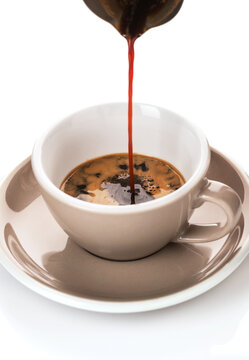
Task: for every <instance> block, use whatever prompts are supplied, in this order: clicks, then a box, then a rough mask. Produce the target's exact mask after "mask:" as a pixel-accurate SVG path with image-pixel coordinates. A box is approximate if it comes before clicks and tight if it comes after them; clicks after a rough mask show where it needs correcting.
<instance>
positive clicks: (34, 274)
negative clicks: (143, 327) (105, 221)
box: [0, 149, 249, 313]
mask: <svg viewBox="0 0 249 360" xmlns="http://www.w3.org/2000/svg"><path fill="white" fill-rule="evenodd" d="M207 176H208V178H209V179H211V180H217V181H221V182H223V183H225V184H227V185H229V186H231V187H232V188H233V189H234V190H235V191H236V192H237V193H238V195H239V196H240V198H241V201H242V203H243V207H242V215H241V218H240V220H239V222H238V224H237V226H236V227H235V229H234V230H233V231H232V233H230V234H229V235H227V236H226V237H223V238H220V239H219V240H217V241H214V242H211V243H204V244H194V245H190V244H176V243H170V244H169V245H167V246H166V247H165V248H164V249H162V250H161V251H159V252H157V253H156V254H154V255H151V256H149V257H147V258H144V259H141V260H136V261H124V262H118V261H110V260H104V259H101V258H98V257H96V256H94V255H92V254H90V253H88V252H87V251H85V250H83V249H81V248H80V247H79V246H78V245H77V244H75V243H74V242H73V241H72V240H71V239H69V238H68V236H67V235H66V234H65V233H64V232H63V230H62V229H61V228H60V227H59V226H58V225H57V223H56V222H55V220H54V219H53V217H52V215H51V214H50V212H49V211H48V209H47V207H46V205H45V203H44V201H43V199H42V197H41V194H40V190H39V187H38V184H37V182H36V180H35V178H34V176H33V172H32V169H31V163H30V159H27V160H25V161H24V162H23V163H21V164H20V165H19V166H18V167H17V168H16V169H15V170H13V172H12V173H11V174H10V175H9V176H8V177H7V178H6V179H5V180H4V181H3V183H2V184H1V188H0V212H1V218H0V229H1V231H0V262H1V263H2V265H3V266H4V267H5V268H6V270H7V271H9V272H10V273H11V274H12V275H13V276H14V277H15V278H16V279H17V280H19V281H20V282H21V283H23V284H24V285H25V286H27V287H28V288H30V289H32V290H34V291H35V292H37V293H39V294H41V295H43V296H45V297H47V298H49V299H51V300H54V301H57V302H59V303H62V304H65V305H69V306H72V307H76V308H80V309H85V310H92V311H100V312H110V313H130V312H141V311H148V310H155V309H160V308H164V307H168V306H172V305H175V304H179V303H181V302H184V301H186V300H189V299H191V298H194V297H196V296H198V295H200V294H202V293H204V292H205V291H207V290H209V289H211V288H213V287H214V286H215V285H217V284H218V283H220V282H221V281H222V280H224V279H225V278H226V277H227V276H228V275H230V274H231V273H232V272H233V271H234V270H235V269H236V268H237V267H238V266H239V265H240V263H241V262H242V261H243V259H244V258H245V257H246V255H247V254H248V252H249V236H248V235H249V179H248V177H247V175H246V174H245V172H244V171H243V170H241V169H240V168H239V167H238V166H237V165H235V164H234V163H233V162H232V161H231V160H229V159H228V158H227V157H225V156H224V155H223V154H221V153H219V152H218V151H216V150H214V149H212V157H211V164H210V168H209V170H208V174H207ZM190 221H191V222H194V223H217V221H219V222H221V223H222V222H223V221H225V215H224V214H223V212H222V211H221V209H220V208H218V207H217V206H216V205H214V204H211V203H205V204H204V205H203V206H201V207H200V208H198V209H196V210H195V212H194V214H193V216H192V218H191V219H190Z"/></svg>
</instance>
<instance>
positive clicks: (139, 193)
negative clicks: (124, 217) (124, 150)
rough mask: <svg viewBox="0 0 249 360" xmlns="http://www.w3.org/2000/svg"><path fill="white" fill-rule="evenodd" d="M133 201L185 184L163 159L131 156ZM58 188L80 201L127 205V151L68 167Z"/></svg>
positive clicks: (171, 190) (129, 198)
mask: <svg viewBox="0 0 249 360" xmlns="http://www.w3.org/2000/svg"><path fill="white" fill-rule="evenodd" d="M134 180H135V181H134V182H135V194H133V196H134V202H135V204H140V203H143V202H147V201H151V200H153V199H157V198H160V197H162V196H165V195H168V194H170V193H172V192H174V191H176V190H177V189H179V187H181V186H182V185H183V184H184V183H185V179H184V177H183V176H182V174H181V173H180V172H179V171H178V170H177V169H176V168H175V167H174V166H173V165H171V164H169V163H167V162H166V161H164V160H161V159H157V158H154V157H150V156H146V155H139V154H135V155H134ZM60 188H61V190H62V191H64V192H65V193H67V194H68V195H71V196H73V197H75V198H78V199H80V200H83V201H87V202H91V203H97V204H104V205H129V204H131V203H132V202H131V196H132V194H131V191H130V176H129V165H128V155H127V154H112V155H106V156H102V157H99V158H96V159H92V160H89V161H86V162H85V163H83V164H81V165H79V166H78V167H77V168H75V169H74V170H72V171H71V172H70V173H69V174H68V175H67V176H66V178H65V179H64V181H63V182H62V184H61V187H60Z"/></svg>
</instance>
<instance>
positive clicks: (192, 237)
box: [32, 103, 241, 260]
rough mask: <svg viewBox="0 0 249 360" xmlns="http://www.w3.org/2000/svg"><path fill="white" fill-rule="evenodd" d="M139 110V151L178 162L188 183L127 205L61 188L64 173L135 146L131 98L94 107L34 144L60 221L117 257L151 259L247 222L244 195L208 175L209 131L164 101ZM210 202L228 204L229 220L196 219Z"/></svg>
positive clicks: (41, 179)
mask: <svg viewBox="0 0 249 360" xmlns="http://www.w3.org/2000/svg"><path fill="white" fill-rule="evenodd" d="M133 114H134V129H133V142H134V151H135V152H136V153H140V154H144V155H149V156H153V157H157V158H160V159H163V160H166V161H168V162H169V163H171V164H173V165H174V166H175V167H176V168H177V169H178V170H179V171H180V172H181V173H182V174H183V176H184V177H185V179H186V183H185V184H184V185H183V186H182V187H180V188H179V189H178V190H177V191H175V192H173V193H171V194H169V195H167V196H164V197H161V198H159V199H155V200H152V201H149V202H146V203H141V204H135V205H126V206H110V205H101V204H92V203H89V202H85V201H80V200H78V199H76V198H73V197H71V196H69V195H68V194H66V193H64V192H63V191H61V190H60V189H59V186H60V184H61V182H62V180H63V179H64V177H65V176H66V175H67V174H68V173H69V172H70V171H71V170H72V169H73V168H75V167H76V166H78V165H79V164H81V163H83V162H84V161H87V160H89V159H92V158H95V157H98V156H102V155H106V154H112V153H124V152H127V143H128V135H127V104H125V103H113V104H104V105H98V106H93V107H90V108H87V109H84V110H82V111H80V112H78V113H76V114H74V115H71V116H69V117H67V118H66V119H64V120H62V121H60V122H59V123H57V124H55V125H53V126H52V128H50V129H49V130H48V131H46V132H45V134H44V135H43V136H42V137H41V138H40V139H39V140H38V141H37V142H36V144H35V146H34V150H33V154H32V167H33V171H34V175H35V177H36V179H37V181H38V183H39V185H40V188H41V194H42V196H43V198H44V200H45V202H46V204H47V206H48V208H49V210H50V211H51V213H52V215H53V217H54V218H55V220H56V221H57V223H58V224H59V225H60V226H61V228H62V229H63V230H64V231H65V232H66V233H67V234H68V236H69V237H70V238H71V239H73V240H74V241H75V242H76V243H77V244H78V245H79V246H80V247H82V248H84V249H86V250H88V251H89V252H91V253H93V254H95V255H97V256H100V257H103V258H107V259H112V260H135V259H139V258H143V257H145V256H148V255H151V254H153V253H155V252H156V251H158V250H160V249H161V248H163V247H164V246H166V245H167V244H168V243H169V242H171V241H173V242H177V243H203V242H209V241H215V240H217V239H219V238H221V237H223V236H225V235H227V234H228V233H229V232H230V231H231V230H232V229H233V228H234V227H235V225H236V223H237V222H238V220H239V217H240V215H241V201H240V198H239V196H238V195H237V193H236V192H235V191H234V190H233V189H231V188H230V187H228V186H227V185H225V184H222V183H219V182H216V181H211V180H208V179H207V178H206V173H207V170H208V168H209V164H210V147H209V144H208V142H207V139H206V137H205V136H204V135H203V133H202V132H201V131H200V130H199V129H198V128H196V127H195V126H194V125H193V124H191V123H190V122H188V121H187V120H185V119H184V118H182V117H181V116H179V115H176V114H174V113H172V112H169V111H167V110H165V109H163V108H160V107H157V106H153V105H145V104H134V107H133ZM205 202H211V203H214V204H216V205H218V206H219V207H220V208H221V209H222V211H223V212H224V213H225V215H226V222H225V224H219V223H217V224H208V223H207V224H201V225H200V224H190V223H189V219H190V217H191V215H192V213H193V211H194V210H195V209H196V208H197V207H199V206H201V205H202V204H203V203H205Z"/></svg>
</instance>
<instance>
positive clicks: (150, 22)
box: [84, 0, 183, 204]
mask: <svg viewBox="0 0 249 360" xmlns="http://www.w3.org/2000/svg"><path fill="white" fill-rule="evenodd" d="M84 2H85V3H86V5H87V6H88V7H89V8H90V9H91V10H92V11H93V12H94V13H95V14H96V15H97V16H99V17H100V18H102V19H104V20H106V21H108V22H110V23H111V24H112V25H114V26H115V27H116V29H117V30H118V31H119V32H120V34H121V35H123V36H124V37H125V38H126V39H127V42H128V58H129V90H128V135H129V142H128V153H129V175H130V176H129V181H130V190H131V203H132V204H134V203H135V201H134V199H135V187H134V185H135V178H134V169H133V163H134V156H133V134H132V120H133V119H132V107H133V73H134V44H135V41H136V39H137V38H138V37H139V36H141V35H142V34H143V33H144V32H145V31H146V30H148V29H150V28H152V27H155V26H159V25H162V24H164V23H166V22H168V21H170V20H171V19H172V18H173V17H175V16H176V14H177V13H178V11H179V10H180V9H181V6H182V4H183V0H108V1H106V0H84Z"/></svg>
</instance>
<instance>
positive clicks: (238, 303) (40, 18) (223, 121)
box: [0, 0, 249, 360]
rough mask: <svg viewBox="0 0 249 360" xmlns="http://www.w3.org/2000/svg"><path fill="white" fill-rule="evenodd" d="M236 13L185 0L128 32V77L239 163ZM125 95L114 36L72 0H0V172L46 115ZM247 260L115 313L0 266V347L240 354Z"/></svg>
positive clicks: (63, 352) (237, 359)
mask: <svg viewBox="0 0 249 360" xmlns="http://www.w3.org/2000/svg"><path fill="white" fill-rule="evenodd" d="M248 18H249V2H248V0H236V1H234V0H185V1H184V5H183V8H182V10H181V12H180V13H179V14H178V16H177V17H176V18H175V19H174V20H173V21H172V22H170V23H169V24H167V25H164V26H161V27H160V28H157V29H153V30H151V31H149V32H147V33H146V34H145V35H144V36H143V37H142V38H140V39H139V40H138V41H137V44H136V63H135V82H134V100H135V101H137V102H144V103H151V104H155V105H160V106H163V107H166V108H168V109H170V110H173V111H175V112H177V113H179V114H181V115H183V116H185V117H187V118H188V119H189V120H191V121H192V122H194V123H195V124H198V125H199V127H201V128H202V130H203V131H204V132H205V133H206V135H207V137H208V139H209V142H210V144H211V145H212V146H214V147H216V148H217V149H218V150H220V151H223V152H224V153H226V154H227V155H229V156H231V157H232V158H233V159H235V160H236V161H238V162H239V163H240V164H241V165H242V166H243V167H244V169H245V170H246V171H249V159H248V155H247V154H248V150H249V144H248V121H249V105H248V103H249V101H248V100H249V67H248V64H249V51H248V48H249V45H248V44H249V21H248ZM126 99H127V46H126V42H125V40H124V39H123V38H122V37H121V36H120V35H119V34H118V32H117V31H116V30H115V29H114V28H113V27H111V26H110V25H109V24H107V23H105V22H103V21H101V20H99V19H98V18H97V17H96V16H95V15H93V14H92V13H91V12H90V11H89V10H88V9H87V8H86V6H84V4H83V2H82V0H43V1H41V0H39V1H38V0H21V1H20V0H11V1H7V0H0V161H1V163H0V164H1V167H0V178H1V177H4V176H5V175H7V174H8V172H9V171H10V170H11V169H12V168H13V167H15V166H16V165H17V164H18V163H19V162H20V161H21V160H23V159H24V158H25V157H27V156H28V155H29V154H30V153H31V151H32V146H33V143H34V141H35V139H36V138H37V137H39V135H40V133H41V132H42V131H44V130H45V129H46V128H47V127H48V126H49V125H51V124H52V123H54V122H56V121H58V120H59V119H62V118H63V117H65V116H66V115H69V114H70V113H73V112H75V111H77V110H79V109H81V108H84V107H86V106H89V105H94V104H98V103H104V102H113V101H126ZM248 271H249V259H248V258H247V259H246V260H245V261H244V263H243V264H242V266H241V267H240V268H239V269H238V270H237V271H236V272H235V273H234V274H233V275H232V276H231V277H230V278H229V279H227V280H225V281H224V282H223V283H222V284H220V285H219V286H217V287H216V288H215V289H213V290H211V291H209V292H208V293H207V294H204V295H202V296H200V297H199V298H197V299H194V300H192V301H189V302H188V303H185V304H182V305H178V306H176V307H173V308H171V309H165V310H160V311H156V312H151V313H147V314H138V315H122V316H121V315H107V314H95V313H89V312H85V311H79V310H74V309H70V308H67V307H65V306H62V305H58V304H55V303H53V302H51V301H49V300H46V299H43V298H41V297H40V296H38V295H36V294H34V293H32V292H31V291H30V290H27V289H26V288H24V287H23V286H22V285H20V284H19V283H18V282H17V281H16V280H14V279H13V278H12V277H11V276H10V275H9V274H8V273H7V272H6V271H5V270H4V269H3V268H2V267H0V357H1V358H2V359H6V360H9V359H11V360H12V359H17V358H18V359H22V358H23V359H24V358H25V359H37V360H39V359H44V358H46V359H48V360H49V359H61V360H64V359H86V360H92V359H94V360H95V359H101V360H102V359H115V360H121V359H122V360H123V359H124V360H127V359H132V360H133V359H135V360H147V359H151V360H161V359H169V360H175V359H177V360H178V359H179V360H181V359H184V360H185V359H198V360H199V359H202V360H203V359H204V360H206V359H222V360H223V359H228V360H231V359H233V360H242V359H249V342H248V334H249V281H248ZM2 355H3V356H2Z"/></svg>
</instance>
